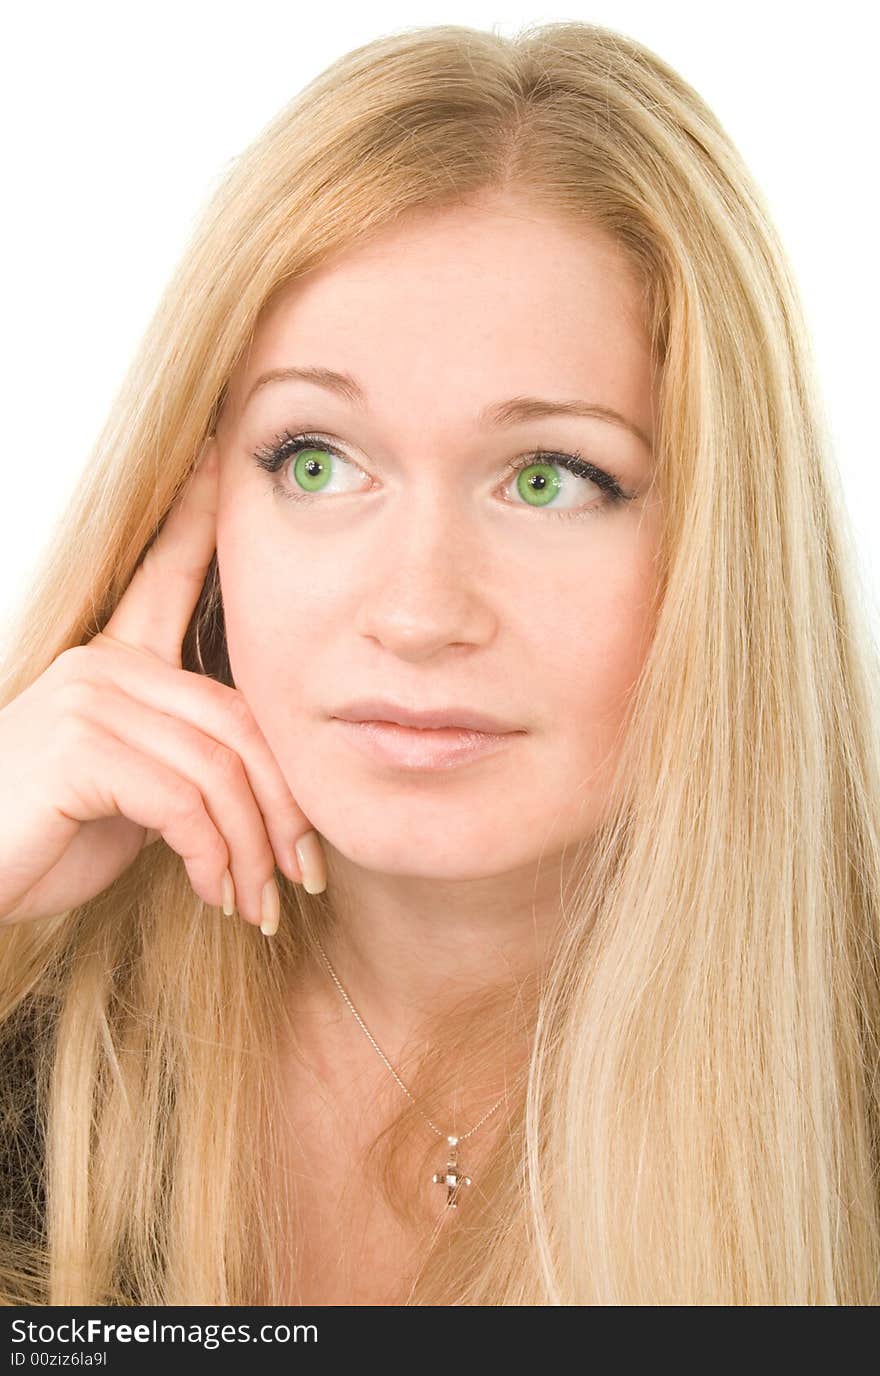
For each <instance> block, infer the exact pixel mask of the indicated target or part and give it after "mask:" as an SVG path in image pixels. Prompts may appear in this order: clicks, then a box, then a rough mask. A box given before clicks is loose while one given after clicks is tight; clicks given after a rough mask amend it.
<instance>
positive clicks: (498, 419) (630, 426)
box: [241, 366, 652, 453]
mask: <svg viewBox="0 0 880 1376" xmlns="http://www.w3.org/2000/svg"><path fill="white" fill-rule="evenodd" d="M291 381H296V382H311V383H314V384H315V386H317V387H324V388H326V390H327V391H330V392H335V393H336V394H337V395H338V396H341V397H342V398H343V399H344V400H345V401H348V402H350V403H351V404H352V405H353V406H358V407H360V408H363V407H364V406H365V405H366V401H367V397H366V393H365V392H364V390H363V388H362V387H361V385H360V383H359V382H358V381H357V379H356V378H354V377H352V375H351V373H341V372H337V371H336V370H335V369H334V368H321V367H316V366H315V367H306V366H303V367H289V368H272V369H270V371H269V372H267V373H261V374H260V376H259V377H258V378H257V379H256V381H255V382H254V383H253V385H252V386H251V388H250V390H249V391H248V394H247V396H246V397H245V399H244V402H243V404H242V408H241V409H242V411H244V409H245V407H246V406H247V405H248V403H249V402H250V400H251V398H252V397H253V396H254V394H255V393H256V392H258V391H259V390H260V389H261V388H263V387H267V386H269V385H270V384H271V383H273V382H291ZM545 416H581V417H586V418H587V419H592V420H604V421H608V422H610V423H611V424H612V425H620V426H622V427H623V429H625V430H628V431H629V432H630V434H631V435H635V437H636V439H638V440H641V442H642V444H643V445H644V446H645V448H646V449H647V450H648V453H651V452H652V446H651V441H650V439H649V437H648V436H647V435H646V434H645V432H644V430H642V429H641V427H640V426H638V425H636V424H634V422H633V421H631V420H627V418H626V416H623V415H621V414H620V412H619V411H615V410H614V408H613V407H611V406H603V405H601V404H600V403H599V402H594V401H551V400H550V399H549V398H546V397H528V396H519V397H511V398H510V400H509V401H496V402H492V403H491V404H490V405H489V406H485V407H484V408H483V410H482V411H481V412H480V413H479V415H478V416H477V421H478V422H479V423H480V424H481V425H491V426H494V427H496V428H500V427H504V426H511V425H517V424H520V423H522V422H523V421H529V420H541V419H543V418H544V417H545Z"/></svg>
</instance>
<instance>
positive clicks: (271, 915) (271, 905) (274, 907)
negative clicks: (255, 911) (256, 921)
mask: <svg viewBox="0 0 880 1376" xmlns="http://www.w3.org/2000/svg"><path fill="white" fill-rule="evenodd" d="M260 910H261V912H262V914H263V920H262V922H261V923H260V931H261V932H262V933H263V936H274V935H275V933H276V932H277V931H278V923H279V921H280V920H281V900H280V898H279V897H278V885H277V884H276V883H275V880H274V879H270V880H269V882H268V884H267V885H266V887H265V888H264V889H263V898H262V903H261V905H260Z"/></svg>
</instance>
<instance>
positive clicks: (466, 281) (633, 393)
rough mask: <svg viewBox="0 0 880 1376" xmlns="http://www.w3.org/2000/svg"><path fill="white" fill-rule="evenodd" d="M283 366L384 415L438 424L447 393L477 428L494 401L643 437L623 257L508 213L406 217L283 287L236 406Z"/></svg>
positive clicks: (646, 412) (642, 370)
mask: <svg viewBox="0 0 880 1376" xmlns="http://www.w3.org/2000/svg"><path fill="white" fill-rule="evenodd" d="M291 365H319V366H321V365H322V366H325V367H328V368H334V369H337V370H340V371H347V372H350V373H351V374H353V375H354V376H355V377H357V378H358V379H359V380H360V381H361V382H362V383H363V385H364V388H365V390H366V391H367V393H368V395H369V397H370V398H371V399H375V400H376V401H377V402H381V403H383V404H385V405H388V406H393V404H394V399H395V397H396V398H399V399H404V398H405V399H406V402H407V405H409V406H412V405H418V404H419V401H420V399H428V398H430V400H431V407H432V410H436V409H437V406H438V389H444V391H445V392H446V393H447V394H448V393H449V392H450V389H454V393H453V394H450V395H449V404H450V407H454V409H455V410H456V412H458V413H460V412H461V411H462V410H464V409H465V408H468V409H469V411H470V412H472V413H473V414H476V412H477V411H478V410H479V409H480V408H481V407H482V406H484V405H485V404H486V403H487V402H491V401H494V400H496V399H498V398H500V397H502V396H504V397H507V396H512V395H515V394H518V393H536V392H537V393H540V394H542V395H549V396H558V397H560V398H564V397H565V396H566V395H567V394H568V395H571V396H572V397H581V396H589V397H590V398H591V399H592V400H595V401H598V402H604V403H605V404H607V405H609V406H613V407H615V408H617V409H618V410H620V411H622V412H623V413H624V414H628V415H630V416H631V418H632V419H633V420H634V421H635V423H636V424H640V425H641V426H642V427H643V428H644V429H645V430H646V431H648V432H650V429H651V407H650V390H649V389H650V357H649V350H648V341H647V333H646V329H645V322H644V319H643V299H642V292H641V289H640V285H639V282H638V279H637V278H636V276H635V274H634V273H633V271H632V269H631V268H630V266H629V264H628V262H627V260H626V258H625V256H624V254H623V253H622V251H621V250H620V248H619V247H618V245H616V244H615V243H614V241H613V240H611V239H610V238H609V237H608V236H606V235H604V234H603V233H601V232H600V231H598V230H596V229H594V228H592V227H589V226H586V225H584V226H581V225H573V224H570V223H569V222H566V221H562V220H560V219H558V218H556V217H552V216H550V215H547V214H545V213H543V212H541V211H540V210H536V209H534V208H533V207H531V206H528V205H525V204H518V203H516V202H511V201H501V202H500V203H489V204H476V205H467V206H456V207H454V208H444V209H442V210H432V211H423V212H420V213H418V214H413V213H409V214H407V215H406V216H405V217H403V218H402V219H401V220H400V221H398V222H395V223H394V224H393V225H391V226H388V227H386V228H385V229H384V230H382V231H381V232H380V233H378V234H376V235H375V236H373V237H372V238H371V239H370V240H369V241H368V242H366V243H363V244H359V245H357V246H355V247H354V248H351V249H348V250H346V251H344V252H342V253H340V254H337V255H335V256H333V257H332V258H330V259H328V260H327V261H326V262H324V263H322V264H321V265H319V267H317V268H316V269H313V270H312V271H310V272H308V273H306V274H305V275H303V276H301V277H299V278H297V279H296V280H295V281H294V282H292V283H290V284H288V285H287V286H285V287H284V288H283V289H282V290H281V291H280V292H279V293H278V295H277V296H276V297H275V298H274V300H273V301H272V302H271V303H270V304H269V305H268V306H267V307H266V308H265V309H264V311H263V313H262V315H261V317H260V320H259V322H258V324H257V328H256V330H255V333H254V337H253V339H252V341H251V344H250V348H249V349H248V350H247V351H246V354H245V356H244V358H243V359H242V361H241V362H240V364H239V366H238V368H237V369H236V372H235V374H234V376H233V378H232V379H231V387H230V391H231V393H232V398H233V404H234V405H237V406H240V405H241V403H242V401H243V400H244V397H245V396H246V395H247V393H248V391H249V389H250V387H251V385H252V383H253V381H254V380H255V379H256V378H257V377H259V376H260V375H261V374H262V373H263V372H265V371H268V370H271V369H274V368H283V367H286V366H291ZM585 389H586V390H585ZM269 390H274V389H269ZM279 390H281V389H279Z"/></svg>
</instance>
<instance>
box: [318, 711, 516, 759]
mask: <svg viewBox="0 0 880 1376" xmlns="http://www.w3.org/2000/svg"><path fill="white" fill-rule="evenodd" d="M331 720H332V721H335V722H336V725H337V726H338V727H340V729H341V730H342V731H344V732H345V735H346V736H347V737H348V739H349V741H350V743H351V744H352V745H353V746H354V747H355V749H358V750H362V751H363V752H364V753H365V754H367V755H369V756H370V757H371V758H372V759H373V760H378V761H379V763H381V764H385V765H391V766H392V768H395V769H404V770H431V769H434V770H444V769H454V768H455V767H456V766H457V765H463V764H468V763H470V762H472V761H474V760H478V759H480V758H482V757H484V756H486V755H494V754H497V753H498V752H499V751H501V750H505V749H507V748H509V746H510V745H511V743H512V742H513V741H515V740H518V739H519V737H520V736H523V735H525V732H524V731H472V730H468V729H463V728H461V727H455V726H447V727H414V726H401V725H399V724H398V723H396V722H389V721H350V720H348V719H346V718H344V717H333V718H331Z"/></svg>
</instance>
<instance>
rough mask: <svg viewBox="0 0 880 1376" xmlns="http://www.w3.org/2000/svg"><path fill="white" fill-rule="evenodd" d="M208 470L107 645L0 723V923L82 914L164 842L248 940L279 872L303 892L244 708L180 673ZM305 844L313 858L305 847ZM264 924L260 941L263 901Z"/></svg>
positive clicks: (281, 796)
mask: <svg viewBox="0 0 880 1376" xmlns="http://www.w3.org/2000/svg"><path fill="white" fill-rule="evenodd" d="M218 467H219V464H218V458H217V454H216V450H215V449H213V448H212V449H211V450H210V451H209V452H208V453H207V454H206V455H205V456H204V457H203V459H202V461H201V463H200V464H199V466H198V467H197V469H196V470H195V473H194V474H193V477H192V478H191V480H190V482H189V484H188V486H187V487H186V489H185V490H184V492H183V493H182V494H181V496H180V497H179V498H178V500H177V501H176V502H175V504H174V506H173V507H172V508H171V511H170V512H169V514H168V516H167V519H166V521H165V524H164V525H163V527H162V529H161V531H160V533H159V535H158V537H157V538H156V540H155V541H154V542H153V544H152V545H151V546H150V548H149V549H148V551H147V553H146V555H145V557H144V559H143V561H142V562H141V564H140V566H139V568H138V569H137V570H136V572H135V574H134V577H133V578H132V580H131V583H130V584H129V586H128V588H127V589H126V591H125V593H124V594H123V596H122V598H121V599H120V601H119V604H118V606H117V607H116V610H115V611H114V613H113V615H112V616H111V618H110V620H109V621H108V623H107V625H106V626H105V628H104V630H103V631H101V632H100V633H99V634H98V635H96V636H95V637H94V638H93V639H92V640H90V641H89V642H88V643H87V644H86V645H78V646H75V647H74V648H72V649H69V650H65V651H64V652H63V653H62V654H60V655H59V656H58V657H57V659H55V660H54V661H53V662H52V664H50V665H49V667H48V669H46V670H45V672H44V673H42V674H41V675H40V677H39V678H38V679H36V680H35V681H34V682H33V683H32V684H31V685H30V686H29V687H28V688H27V689H25V691H24V692H22V693H20V694H19V696H18V697H16V698H14V699H13V700H12V701H11V702H10V703H8V704H7V706H6V707H4V708H3V709H2V711H0V766H2V767H0V779H2V783H0V923H3V924H5V923H11V922H20V921H26V920H31V919H35V918H41V917H48V916H53V915H55V914H57V913H60V912H65V911H67V910H68V909H70V908H73V907H76V906H77V905H79V904H81V903H85V902H86V901H87V900H88V899H90V898H93V897H94V896H95V895H96V894H98V893H101V892H102V891H103V890H104V889H106V888H107V887H108V886H109V885H110V884H111V883H112V882H113V881H114V880H115V879H116V878H117V877H118V876H119V875H120V874H121V873H122V872H123V871H124V870H125V869H126V868H127V866H128V865H130V864H131V862H132V861H133V860H134V859H135V857H136V856H137V855H138V854H139V852H140V851H141V850H142V849H143V847H144V846H145V845H148V844H151V843H152V842H153V841H154V840H157V839H158V838H159V837H160V836H161V837H162V838H163V839H164V840H165V841H166V842H167V844H168V845H169V846H170V847H171V848H172V850H175V851H176V852H177V853H178V855H179V856H180V857H181V859H182V860H183V862H184V865H185V866H186V870H187V873H188V875H189V878H190V882H191V884H192V886H193V889H194V890H195V892H196V893H197V894H198V895H199V897H200V898H202V899H204V901H205V902H206V903H209V904H211V905H212V906H219V905H220V904H221V902H222V901H223V892H222V887H223V886H222V881H223V877H224V872H225V871H227V870H228V871H229V872H230V874H231V878H232V881H233V886H234V894H237V896H238V899H237V901H238V907H239V910H240V912H241V914H242V916H243V917H244V918H245V919H246V920H247V921H249V922H253V923H255V924H256V923H260V922H261V921H262V919H263V917H264V916H265V912H264V909H263V906H262V901H261V899H262V895H263V891H264V887H265V886H266V885H267V883H268V882H269V881H272V885H273V888H274V871H275V865H276V863H277V864H278V866H279V868H280V869H281V870H282V871H283V872H284V873H285V874H286V875H287V876H288V877H289V878H290V879H292V880H294V881H296V882H302V879H303V875H302V869H301V866H300V865H299V863H298V861H297V856H296V852H295V850H294V843H295V842H296V841H297V839H299V838H301V837H303V836H304V834H306V833H307V832H309V831H313V829H312V827H311V823H310V822H309V820H308V818H307V817H306V816H305V814H304V813H303V811H302V809H301V808H300V807H299V806H298V804H297V802H296V799H295V798H294V797H293V795H292V793H291V791H290V789H289V787H288V785H287V782H286V781H285V779H284V776H283V775H282V773H281V769H280V767H279V765H278V762H277V761H276V759H275V757H274V756H273V754H272V752H271V750H270V749H269V746H268V743H267V742H266V739H265V737H264V736H263V733H262V732H261V730H260V728H259V726H258V725H257V723H256V721H255V720H254V717H253V715H252V713H251V711H250V708H249V707H248V704H247V703H246V702H245V700H244V698H243V697H242V695H241V693H240V692H238V690H237V689H235V688H229V687H227V686H226V685H225V684H222V683H218V682H217V681H216V680H214V679H211V678H207V677H205V676H204V675H202V674H197V673H191V672H190V671H189V670H185V669H183V668H182V667H181V651H182V644H183V638H184V635H185V633H186V630H187V627H188V626H189V623H190V620H191V618H192V615H193V612H194V610H195V607H196V604H197V602H198V599H199V595H200V593H201V590H202V587H203V585H204V581H205V576H206V573H207V570H208V567H209V565H210V563H211V559H212V557H213V554H214V549H215V545H216V514H217V479H218ZM308 844H309V845H310V853H311V854H312V855H314V854H315V853H316V852H317V853H318V855H320V843H319V842H318V841H317V837H316V835H315V834H314V833H313V834H312V836H311V838H310V842H309V843H308ZM316 887H320V881H319V885H318V886H316ZM271 892H272V890H271V889H270V890H269V893H270V896H271ZM268 912H269V914H270V916H269V921H268V923H267V925H266V926H264V928H263V930H264V931H266V932H267V935H270V934H271V932H272V931H274V930H275V927H277V916H276V917H274V918H273V917H272V907H271V897H270V908H269V909H268ZM274 912H275V913H276V914H277V890H275V905H274Z"/></svg>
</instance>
